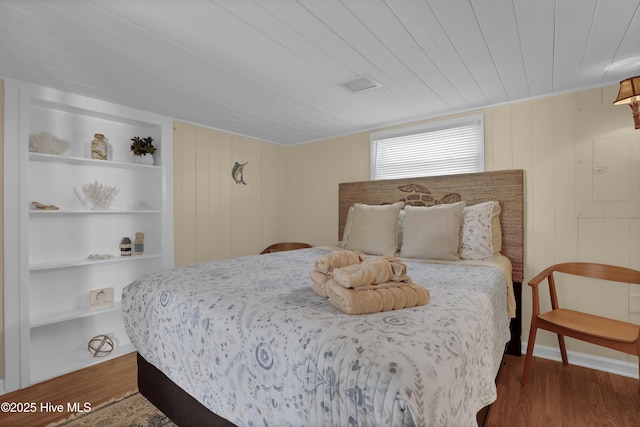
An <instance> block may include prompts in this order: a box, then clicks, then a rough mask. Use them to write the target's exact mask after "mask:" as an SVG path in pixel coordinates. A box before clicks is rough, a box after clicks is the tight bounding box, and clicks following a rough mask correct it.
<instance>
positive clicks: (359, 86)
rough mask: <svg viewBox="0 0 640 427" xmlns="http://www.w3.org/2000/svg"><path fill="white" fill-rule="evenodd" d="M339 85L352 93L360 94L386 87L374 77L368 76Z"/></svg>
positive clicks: (355, 78)
mask: <svg viewBox="0 0 640 427" xmlns="http://www.w3.org/2000/svg"><path fill="white" fill-rule="evenodd" d="M338 84H339V85H340V86H342V87H343V88H344V89H346V90H348V91H349V92H351V93H360V92H365V91H367V90H371V89H377V88H380V87H384V86H383V85H382V83H380V82H379V81H377V80H375V79H374V78H373V77H371V76H370V75H368V74H361V75H359V76H356V77H354V78H353V79H351V80H347V81H346V82H342V83H338Z"/></svg>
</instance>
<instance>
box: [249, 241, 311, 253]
mask: <svg viewBox="0 0 640 427" xmlns="http://www.w3.org/2000/svg"><path fill="white" fill-rule="evenodd" d="M310 247H311V245H308V244H306V243H299V242H282V243H274V244H273V245H270V246H267V247H266V248H265V249H264V250H263V251H262V252H260V254H261V255H262V254H270V253H271V252H282V251H292V250H294V249H305V248H310Z"/></svg>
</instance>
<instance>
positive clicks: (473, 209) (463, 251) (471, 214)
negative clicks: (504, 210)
mask: <svg viewBox="0 0 640 427" xmlns="http://www.w3.org/2000/svg"><path fill="white" fill-rule="evenodd" d="M496 205H497V209H496V208H495V206H496ZM494 211H495V212H497V214H496V215H494ZM499 214H500V205H499V204H498V203H497V202H483V203H478V204H476V205H473V206H467V207H465V208H464V210H463V212H462V234H461V237H460V258H462V259H473V260H487V259H491V258H492V257H493V254H494V251H495V250H494V247H493V240H494V235H493V234H494V233H493V226H492V222H493V220H494V218H498V216H499ZM498 224H500V221H499V218H498Z"/></svg>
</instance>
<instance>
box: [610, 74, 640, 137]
mask: <svg viewBox="0 0 640 427" xmlns="http://www.w3.org/2000/svg"><path fill="white" fill-rule="evenodd" d="M638 101H640V76H636V77H631V78H629V79H626V80H623V81H621V82H620V91H619V92H618V97H617V98H616V100H615V101H613V105H622V104H629V107H631V112H632V113H633V123H634V124H635V126H636V129H640V113H638Z"/></svg>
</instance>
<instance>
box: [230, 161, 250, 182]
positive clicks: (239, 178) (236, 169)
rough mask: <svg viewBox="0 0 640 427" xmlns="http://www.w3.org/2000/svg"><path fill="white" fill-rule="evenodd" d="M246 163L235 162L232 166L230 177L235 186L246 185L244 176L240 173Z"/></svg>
mask: <svg viewBox="0 0 640 427" xmlns="http://www.w3.org/2000/svg"><path fill="white" fill-rule="evenodd" d="M247 163H249V162H245V163H238V162H236V164H235V165H233V169H232V170H231V176H232V177H233V180H234V181H235V182H236V184H244V185H247V183H246V182H244V176H243V174H242V171H243V170H244V167H245V165H246V164H247Z"/></svg>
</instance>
